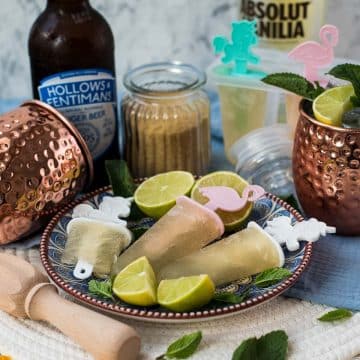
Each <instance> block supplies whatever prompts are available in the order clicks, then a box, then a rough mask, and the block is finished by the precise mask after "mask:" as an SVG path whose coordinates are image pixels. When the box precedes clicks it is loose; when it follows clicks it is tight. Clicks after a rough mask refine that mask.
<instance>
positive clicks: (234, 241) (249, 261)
mask: <svg viewBox="0 0 360 360" xmlns="http://www.w3.org/2000/svg"><path fill="white" fill-rule="evenodd" d="M283 265H284V253H283V250H282V249H281V247H280V245H279V244H278V243H277V241H276V240H275V239H273V238H272V237H271V236H270V235H269V234H267V233H266V232H265V231H264V230H263V229H262V228H261V227H260V226H259V225H258V224H256V223H255V222H250V223H249V224H248V226H247V228H246V229H245V230H242V231H239V232H237V233H235V234H233V235H231V236H229V237H227V238H225V239H223V240H220V241H218V242H216V243H214V244H212V245H209V246H207V247H205V248H204V249H201V250H198V251H196V252H194V253H192V254H190V255H187V256H185V257H182V258H178V259H177V260H175V261H173V262H171V263H168V264H167V265H165V266H164V267H162V268H161V269H160V271H159V272H158V279H159V280H162V279H175V278H179V277H182V276H191V275H200V274H208V275H209V276H210V278H211V279H212V280H213V281H214V283H215V285H220V284H225V283H228V282H230V281H233V280H237V279H241V278H243V277H245V276H250V275H254V274H257V273H259V272H261V271H264V270H266V269H270V268H273V267H281V266H283Z"/></svg>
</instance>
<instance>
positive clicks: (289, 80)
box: [261, 73, 325, 100]
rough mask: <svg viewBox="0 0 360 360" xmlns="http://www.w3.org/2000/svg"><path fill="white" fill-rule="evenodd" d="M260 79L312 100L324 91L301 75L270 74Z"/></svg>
mask: <svg viewBox="0 0 360 360" xmlns="http://www.w3.org/2000/svg"><path fill="white" fill-rule="evenodd" d="M261 81H263V82H264V83H266V84H269V85H273V86H277V87H280V88H282V89H285V90H287V91H291V92H292V93H294V94H297V95H299V96H302V97H304V98H306V99H309V100H314V99H315V98H317V97H318V96H319V95H320V94H321V93H322V92H324V91H325V89H324V88H322V87H321V86H319V85H318V84H316V85H315V86H314V84H312V83H311V82H310V81H308V80H306V79H305V78H304V77H303V76H300V75H297V74H292V73H276V74H270V75H267V76H265V77H264V78H263V79H262V80H261Z"/></svg>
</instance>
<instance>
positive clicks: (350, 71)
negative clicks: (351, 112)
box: [329, 64, 360, 106]
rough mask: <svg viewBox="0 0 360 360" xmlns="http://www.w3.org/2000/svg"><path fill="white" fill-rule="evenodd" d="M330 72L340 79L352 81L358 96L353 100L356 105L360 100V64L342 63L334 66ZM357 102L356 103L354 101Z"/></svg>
mask: <svg viewBox="0 0 360 360" xmlns="http://www.w3.org/2000/svg"><path fill="white" fill-rule="evenodd" d="M329 74H330V75H332V76H335V77H336V78H338V79H342V80H347V81H350V82H351V84H352V86H353V88H354V92H355V95H356V98H355V99H354V98H352V99H351V102H352V103H353V105H354V106H358V105H356V104H358V103H359V101H360V65H355V64H341V65H337V66H335V67H333V68H332V69H331V70H330V71H329ZM354 102H355V103H354Z"/></svg>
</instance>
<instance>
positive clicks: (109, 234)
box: [61, 218, 132, 279]
mask: <svg viewBox="0 0 360 360" xmlns="http://www.w3.org/2000/svg"><path fill="white" fill-rule="evenodd" d="M66 230H67V233H68V238H67V242H66V246H65V251H64V253H63V256H62V258H61V261H62V262H63V263H65V264H71V265H74V264H76V267H75V269H74V276H75V277H76V278H78V279H86V278H88V277H90V276H91V274H92V272H94V274H95V275H96V276H98V277H103V276H106V275H109V273H110V271H111V267H112V265H113V264H114V262H115V261H116V259H117V256H118V255H119V254H120V252H121V251H122V250H123V249H124V248H125V247H127V246H128V245H129V244H130V242H131V239H132V234H131V232H130V231H129V230H128V229H127V228H126V227H125V226H124V225H122V224H117V223H112V222H104V221H101V220H95V219H87V218H75V219H72V220H71V221H70V222H69V224H68V226H67V229H66Z"/></svg>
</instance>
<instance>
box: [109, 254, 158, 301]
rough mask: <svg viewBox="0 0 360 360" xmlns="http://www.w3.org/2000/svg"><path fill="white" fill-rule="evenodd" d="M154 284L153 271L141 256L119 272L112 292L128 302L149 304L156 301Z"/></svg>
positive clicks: (146, 260)
mask: <svg viewBox="0 0 360 360" xmlns="http://www.w3.org/2000/svg"><path fill="white" fill-rule="evenodd" d="M156 285H157V282H156V277H155V274H154V271H153V269H152V267H151V265H150V263H149V261H148V259H147V258H146V257H145V256H143V257H141V258H139V259H137V260H135V261H134V262H132V263H131V264H129V265H128V266H127V267H126V268H125V269H123V270H122V271H120V272H119V274H118V275H117V276H116V277H115V280H114V283H113V292H114V294H115V295H116V296H117V297H118V298H120V299H121V300H123V301H125V302H127V303H128V304H132V305H139V306H150V305H155V304H156V303H157V302H156Z"/></svg>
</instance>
